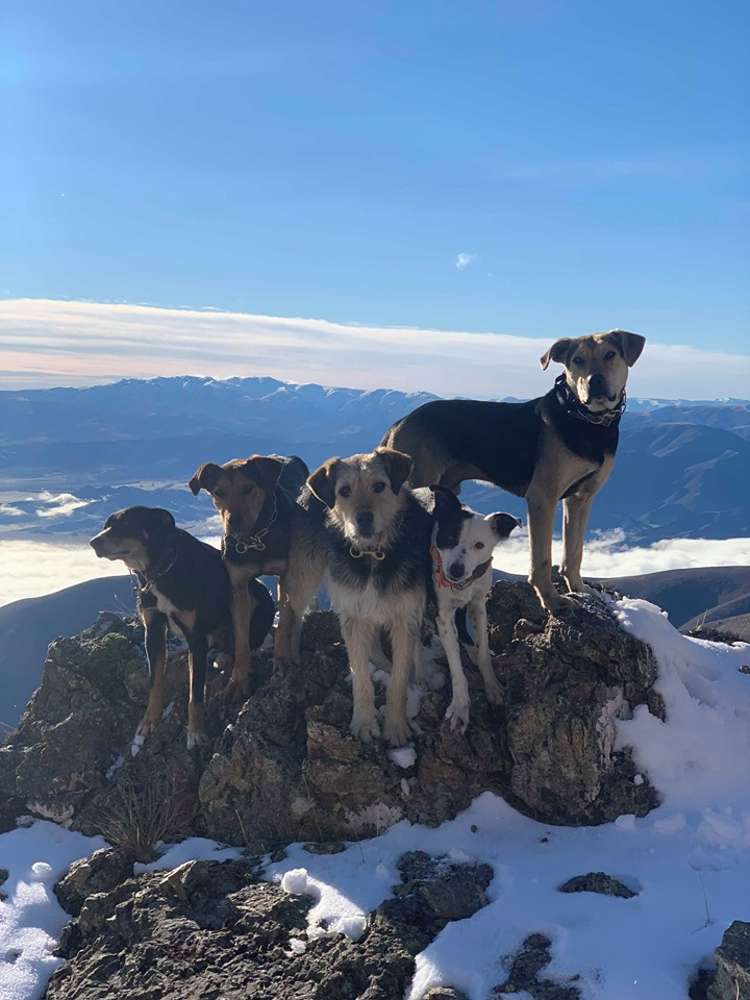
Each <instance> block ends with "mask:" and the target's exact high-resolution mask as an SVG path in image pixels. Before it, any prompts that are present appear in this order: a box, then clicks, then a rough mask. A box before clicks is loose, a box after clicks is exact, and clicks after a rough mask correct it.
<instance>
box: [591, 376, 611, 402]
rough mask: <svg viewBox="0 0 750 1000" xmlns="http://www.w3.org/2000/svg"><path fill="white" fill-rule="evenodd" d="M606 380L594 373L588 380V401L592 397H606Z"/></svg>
mask: <svg viewBox="0 0 750 1000" xmlns="http://www.w3.org/2000/svg"><path fill="white" fill-rule="evenodd" d="M607 395H608V392H607V380H606V379H605V377H604V376H603V375H602V374H601V372H595V373H594V374H593V375H592V376H591V378H590V379H589V399H592V398H593V397H594V396H607Z"/></svg>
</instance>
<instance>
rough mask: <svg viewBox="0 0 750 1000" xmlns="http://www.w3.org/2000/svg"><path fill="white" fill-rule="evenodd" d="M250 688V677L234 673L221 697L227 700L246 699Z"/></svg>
mask: <svg viewBox="0 0 750 1000" xmlns="http://www.w3.org/2000/svg"><path fill="white" fill-rule="evenodd" d="M249 689H250V678H249V677H237V676H235V675H232V676H231V677H230V678H229V680H228V681H227V683H226V685H225V687H224V689H223V690H222V692H221V697H222V699H223V700H224V701H226V702H230V703H231V702H235V701H245V699H246V698H247V696H248V693H249Z"/></svg>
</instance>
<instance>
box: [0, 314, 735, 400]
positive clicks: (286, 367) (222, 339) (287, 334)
mask: <svg viewBox="0 0 750 1000" xmlns="http://www.w3.org/2000/svg"><path fill="white" fill-rule="evenodd" d="M618 319H619V317H613V320H618ZM623 322H624V321H623ZM577 332H581V333H585V332H586V331H569V330H556V331H548V332H545V335H544V336H541V337H538V338H536V337H518V336H514V335H512V334H507V333H469V332H462V331H450V330H426V329H415V328H410V327H402V328H395V327H384V328H383V327H371V326H357V325H346V324H343V323H330V322H327V321H326V320H318V319H295V318H282V317H274V316H256V315H250V314H245V313H231V312H218V311H213V310H196V309H162V308H156V307H152V306H135V305H117V304H110V303H96V302H60V301H52V300H46V299H7V300H3V301H0V388H27V387H33V386H49V385H83V384H93V383H96V382H105V381H111V380H114V379H117V378H123V377H133V378H148V377H153V376H158V375H184V374H194V375H212V376H214V377H217V378H223V377H229V376H233V375H245V376H247V375H273V376H275V377H277V378H282V379H287V380H289V381H294V382H321V383H323V384H326V385H331V384H336V385H347V386H353V387H357V388H365V389H374V388H394V389H403V390H407V391H412V390H417V389H423V390H429V391H432V392H436V393H439V394H442V395H476V396H483V397H490V398H491V397H501V396H506V395H514V396H519V397H525V396H531V395H537V394H540V393H542V392H544V391H545V390H546V389H547V388H548V387H549V384H550V376H549V373H547V374H546V375H545V374H543V373H542V372H541V370H540V368H539V357H540V356H541V355H542V354H543V353H544V351H545V350H546V349H547V347H548V346H549V344H550V342H551V340H553V339H555V338H556V337H557V336H562V335H570V334H571V333H572V334H575V333H577ZM640 332H642V333H644V334H646V335H647V336H648V337H649V342H648V344H647V347H646V351H645V352H644V355H643V358H642V359H641V361H639V363H638V367H637V369H636V370H635V372H634V373H633V378H632V381H631V390H632V392H633V394H634V395H638V396H659V397H667V398H679V397H684V398H700V399H706V398H715V397H722V396H745V395H747V386H748V385H750V356H748V355H730V354H725V353H722V352H719V351H711V350H699V349H697V348H694V347H687V346H675V345H666V344H660V343H659V342H658V337H654V338H653V339H652V337H651V335H650V331H640Z"/></svg>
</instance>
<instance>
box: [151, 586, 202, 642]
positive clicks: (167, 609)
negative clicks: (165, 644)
mask: <svg viewBox="0 0 750 1000" xmlns="http://www.w3.org/2000/svg"><path fill="white" fill-rule="evenodd" d="M150 593H151V594H152V595H153V597H154V599H155V600H156V607H157V608H158V610H159V611H161V613H162V614H164V615H166V616H167V618H168V619H169V624H170V626H171V628H172V631H173V632H176V633H177V634H178V635H180V636H185V635H186V634H187V633H188V632H190V631H191V630H192V629H193V628H194V627H195V611H190V610H186V609H184V608H178V607H177V606H176V605H175V604H174V603H173V602H172V601H171V600H170V599H169V598H168V597H167V596H166V595H165V594H163V593H162V592H161V591H160V590H159V589H158V587H156V586H154V585H153V584H152V586H151V588H150Z"/></svg>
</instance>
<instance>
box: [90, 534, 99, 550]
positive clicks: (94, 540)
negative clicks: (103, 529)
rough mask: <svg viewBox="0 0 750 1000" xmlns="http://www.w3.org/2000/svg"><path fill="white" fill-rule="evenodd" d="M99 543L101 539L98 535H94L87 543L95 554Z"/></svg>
mask: <svg viewBox="0 0 750 1000" xmlns="http://www.w3.org/2000/svg"><path fill="white" fill-rule="evenodd" d="M101 543H102V539H101V536H100V535H94V537H93V538H92V539H91V541H90V542H89V545H90V546H91V548H92V549H93V550H94V552H96V554H97V555H99V547H100V546H101Z"/></svg>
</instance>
